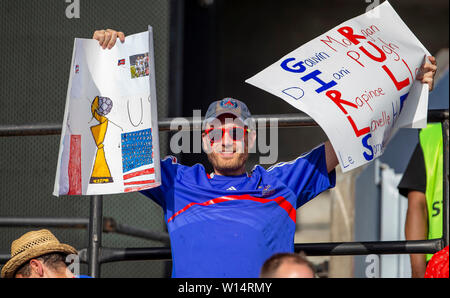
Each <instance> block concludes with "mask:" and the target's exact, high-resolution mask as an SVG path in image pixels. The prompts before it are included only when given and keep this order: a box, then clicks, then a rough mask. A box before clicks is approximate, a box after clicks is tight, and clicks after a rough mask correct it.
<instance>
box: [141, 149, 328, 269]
mask: <svg viewBox="0 0 450 298" xmlns="http://www.w3.org/2000/svg"><path fill="white" fill-rule="evenodd" d="M161 179H162V185H161V186H160V187H158V188H154V189H150V190H145V191H142V193H143V194H144V195H146V196H148V197H150V198H151V199H153V200H154V201H155V202H156V203H157V204H159V205H160V206H161V207H162V208H163V210H164V218H165V221H166V224H167V229H168V231H169V235H170V241H171V248H172V259H173V268H172V277H249V278H253V277H258V275H259V271H260V269H261V267H262V265H263V263H264V261H265V260H267V259H268V258H269V257H271V256H272V255H273V254H275V253H279V252H293V251H294V233H295V220H296V209H297V208H299V207H300V206H302V205H303V204H305V203H306V202H308V201H309V200H311V199H312V198H314V197H315V196H317V195H318V194H320V193H321V192H323V191H324V190H326V189H328V188H330V187H334V185H335V183H336V174H335V171H333V172H331V173H330V174H328V172H327V166H326V160H325V146H324V145H321V146H319V147H317V148H315V149H313V150H312V151H310V152H308V153H306V154H303V155H302V156H300V157H299V158H297V159H295V160H293V161H291V162H285V163H279V164H276V165H274V166H272V167H270V168H269V169H267V170H266V169H264V168H263V167H261V166H255V167H254V169H253V171H252V172H251V174H244V175H241V176H219V175H213V174H211V175H208V174H207V173H206V172H205V168H204V167H203V166H202V165H199V164H197V165H195V166H192V167H188V166H183V165H180V164H178V163H177V162H176V160H175V158H173V157H170V158H166V159H165V160H163V161H162V162H161Z"/></svg>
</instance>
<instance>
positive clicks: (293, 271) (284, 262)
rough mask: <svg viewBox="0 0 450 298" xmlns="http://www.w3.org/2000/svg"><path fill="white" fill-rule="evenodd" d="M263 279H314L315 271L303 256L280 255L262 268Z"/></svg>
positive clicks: (275, 256)
mask: <svg viewBox="0 0 450 298" xmlns="http://www.w3.org/2000/svg"><path fill="white" fill-rule="evenodd" d="M260 277H261V278H313V277H315V270H314V267H313V265H312V264H311V262H309V261H308V260H307V259H306V256H305V255H303V254H295V253H278V254H275V255H273V256H272V257H270V258H269V259H268V260H267V261H266V262H264V265H263V266H262V268H261V273H260Z"/></svg>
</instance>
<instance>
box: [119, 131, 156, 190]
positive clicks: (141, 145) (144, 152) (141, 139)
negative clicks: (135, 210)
mask: <svg viewBox="0 0 450 298" xmlns="http://www.w3.org/2000/svg"><path fill="white" fill-rule="evenodd" d="M152 149H153V146H152V132H151V129H146V130H140V131H135V132H129V133H123V134H122V167H123V173H124V175H123V184H124V187H125V190H124V191H125V192H130V191H138V190H141V189H145V188H147V187H148V185H149V184H152V183H154V182H155V180H154V179H155V175H154V174H155V169H154V168H153V167H152V164H153V156H152V153H153V152H152V151H153V150H152Z"/></svg>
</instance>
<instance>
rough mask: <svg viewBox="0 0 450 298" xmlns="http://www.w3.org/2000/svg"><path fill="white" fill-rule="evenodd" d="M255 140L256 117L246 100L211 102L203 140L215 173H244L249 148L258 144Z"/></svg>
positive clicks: (230, 174)
mask: <svg viewBox="0 0 450 298" xmlns="http://www.w3.org/2000/svg"><path fill="white" fill-rule="evenodd" d="M255 140H256V132H255V129H254V123H253V119H252V117H251V114H250V112H249V110H248V108H247V106H246V105H245V104H244V103H243V102H241V101H239V100H236V99H233V98H225V99H222V100H219V101H216V102H213V103H212V104H211V105H210V106H209V108H208V111H207V112H206V115H205V121H204V130H203V133H202V142H203V149H204V150H205V152H206V153H207V155H208V160H209V162H210V163H211V164H212V166H213V168H214V173H215V174H218V175H222V176H237V175H242V174H244V173H245V172H246V170H245V163H246V161H247V159H248V151H249V148H252V147H253V146H254V144H255Z"/></svg>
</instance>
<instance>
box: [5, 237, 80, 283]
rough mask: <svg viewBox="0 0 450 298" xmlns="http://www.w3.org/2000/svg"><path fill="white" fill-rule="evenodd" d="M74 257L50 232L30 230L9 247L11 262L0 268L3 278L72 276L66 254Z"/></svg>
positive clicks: (71, 249)
mask: <svg viewBox="0 0 450 298" xmlns="http://www.w3.org/2000/svg"><path fill="white" fill-rule="evenodd" d="M70 254H77V250H76V249H75V248H73V247H72V246H70V245H67V244H63V243H60V242H59V241H58V239H57V238H56V237H55V236H54V235H53V234H52V233H51V232H50V231H49V230H45V229H44V230H39V231H31V232H28V233H26V234H24V235H22V236H21V237H20V238H19V239H16V240H14V241H13V242H12V244H11V259H10V260H9V261H8V262H7V263H6V264H5V266H3V268H2V274H1V276H2V278H14V277H15V278H42V277H49V278H65V277H74V275H73V274H72V272H70V270H69V269H68V268H67V265H66V263H65V259H66V256H67V255H70Z"/></svg>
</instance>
